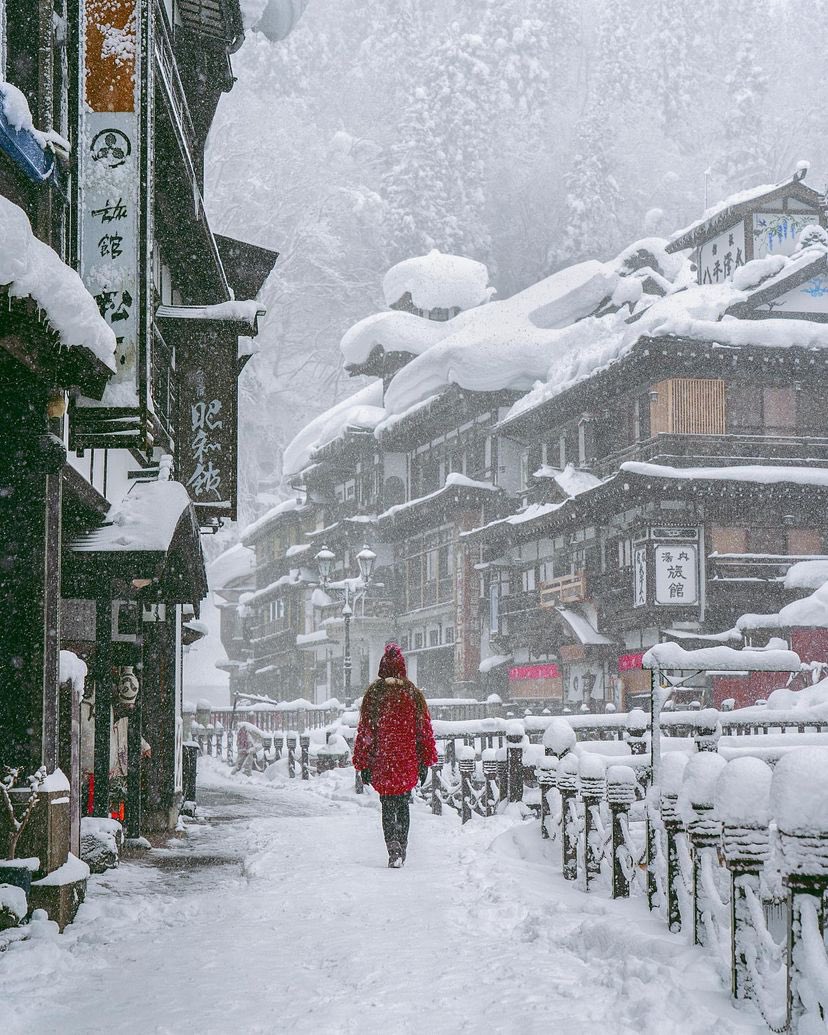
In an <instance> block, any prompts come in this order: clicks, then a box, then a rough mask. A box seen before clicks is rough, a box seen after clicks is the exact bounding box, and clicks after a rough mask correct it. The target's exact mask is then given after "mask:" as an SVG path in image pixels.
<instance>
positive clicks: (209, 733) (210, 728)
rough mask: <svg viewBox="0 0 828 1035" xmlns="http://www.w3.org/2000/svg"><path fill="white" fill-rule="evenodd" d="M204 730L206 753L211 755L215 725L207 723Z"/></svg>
mask: <svg viewBox="0 0 828 1035" xmlns="http://www.w3.org/2000/svg"><path fill="white" fill-rule="evenodd" d="M204 732H205V733H206V734H207V754H208V755H212V754H213V736H214V735H215V732H216V727H215V726H214V725H213V724H212V722H211V723H209V724H208V726H207V728H206V729H205V731H204Z"/></svg>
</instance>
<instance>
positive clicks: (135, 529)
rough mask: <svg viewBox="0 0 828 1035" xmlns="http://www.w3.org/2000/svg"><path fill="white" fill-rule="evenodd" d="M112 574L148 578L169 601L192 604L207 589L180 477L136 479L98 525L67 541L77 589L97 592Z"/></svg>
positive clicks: (194, 526)
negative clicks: (70, 543) (152, 479)
mask: <svg viewBox="0 0 828 1035" xmlns="http://www.w3.org/2000/svg"><path fill="white" fill-rule="evenodd" d="M71 557H74V558H75V563H71ZM113 578H123V579H127V580H140V581H144V580H149V581H150V582H152V583H154V584H157V588H158V590H159V595H160V597H161V599H163V600H165V601H168V602H170V603H173V602H176V603H191V604H193V605H194V606H196V607H197V606H198V604H199V602H200V601H201V600H203V598H204V597H205V596H206V595H207V575H206V572H205V570H204V557H203V554H202V552H201V541H200V536H199V525H198V520H197V517H196V514H195V511H194V508H193V505H192V502H191V500H190V497H189V495H188V493H187V490H186V489H185V488H184V486H183V485H182V484H181V483H180V482H174V481H152V482H149V481H148V482H141V481H138V482H135V484H134V485H133V486H132V488H131V489H130V491H129V492H128V493H127V495H126V496H125V497H124V498H123V499H122V500H121V501H120V502H119V503H116V504H114V505H113V506H112V507H111V508H110V510H109V513H108V514H107V516H106V520H105V522H104V524H103V525H102V526H101V527H100V528H97V529H94V530H93V531H91V532H88V533H86V534H85V535H82V536H80V537H78V538H77V539H76V540H75V541H74V542H73V543H72V547H71V554H70V571H69V573H68V575H67V581H68V582H69V584H70V585H73V587H75V590H80V591H79V592H76V595H79V596H85V595H86V596H93V597H94V596H98V595H99V593H100V592H101V590H102V589H103V588H104V587H105V586H107V585H108V584H109V582H111V580H112V579H113ZM75 590H73V592H74V591H75Z"/></svg>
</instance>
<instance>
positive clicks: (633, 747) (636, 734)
mask: <svg viewBox="0 0 828 1035" xmlns="http://www.w3.org/2000/svg"><path fill="white" fill-rule="evenodd" d="M649 727H650V724H649V722H648V721H647V716H646V715H645V714H644V712H643V711H642V710H641V709H640V708H633V710H632V711H631V712H630V713H629V715H628V716H627V746H628V747H629V749H630V754H631V755H646V754H647V747H648V744H647V730H648V729H649Z"/></svg>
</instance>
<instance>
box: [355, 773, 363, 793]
mask: <svg viewBox="0 0 828 1035" xmlns="http://www.w3.org/2000/svg"><path fill="white" fill-rule="evenodd" d="M354 793H355V794H364V793H365V785H364V784H363V782H362V773H361V772H360V771H359V769H354Z"/></svg>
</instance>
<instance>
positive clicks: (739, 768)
mask: <svg viewBox="0 0 828 1035" xmlns="http://www.w3.org/2000/svg"><path fill="white" fill-rule="evenodd" d="M771 778H772V772H771V769H770V766H769V765H767V764H766V763H765V762H763V761H762V759H761V758H750V757H745V758H734V759H733V760H732V761H731V762H728V764H727V765H726V766H725V768H724V769H723V770H722V773H721V775H720V776H719V779H718V782H717V784H716V812H717V814H718V816H719V818H720V819H721V821H722V850H723V853H724V858H725V865H726V866H727V868H728V869H729V870H730V991H731V994H732V996H733V998H734V999H747V998H749V996H750V989H751V979H750V974H749V967H748V953H749V952H751V948H750V947H748V944H747V943H748V941H749V940H751V939H753V940H754V942H755V940H756V937H757V933H756V931H755V929H754V923H753V919H752V911H751V902H753V903H754V904H761V902H762V892H761V887H760V874H761V871H762V866H763V865H764V863H765V862H766V860H767V858H768V855H769V854H770V830H769V827H770V789H771ZM760 908H761V905H760Z"/></svg>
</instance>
